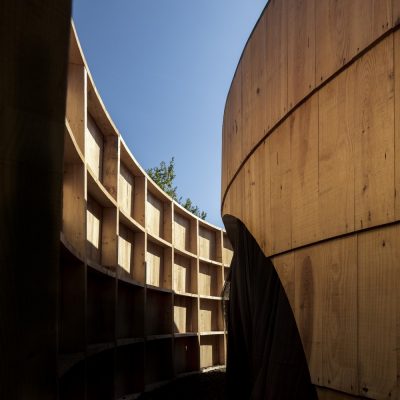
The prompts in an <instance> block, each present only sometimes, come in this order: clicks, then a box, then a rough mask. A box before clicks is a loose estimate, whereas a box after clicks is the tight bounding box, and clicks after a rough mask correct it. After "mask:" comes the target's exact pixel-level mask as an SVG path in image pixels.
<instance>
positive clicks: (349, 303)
mask: <svg viewBox="0 0 400 400" xmlns="http://www.w3.org/2000/svg"><path fill="white" fill-rule="evenodd" d="M399 24H400V2H399V1H398V0H375V1H374V0H354V1H347V0H332V1H329V0H322V1H317V0H271V1H270V2H269V3H268V5H267V7H266V8H265V10H264V12H263V14H262V15H261V17H260V19H259V21H258V23H257V25H256V27H255V28H254V31H253V33H252V35H251V37H250V38H249V40H248V43H247V45H246V47H245V49H244V51H243V54H242V58H241V60H240V62H239V64H238V67H237V70H236V73H235V76H234V78H233V81H232V85H231V88H230V91H229V94H228V97H227V101H226V107H225V114H224V124H223V161H222V168H223V171H222V172H223V173H222V199H223V201H222V214H223V215H225V214H231V215H233V216H235V217H237V218H239V219H240V220H242V221H243V222H244V223H245V225H246V226H247V228H248V229H249V231H250V232H251V233H252V234H253V236H254V237H255V238H256V240H257V241H258V243H259V244H260V246H261V247H262V249H263V250H264V252H265V254H266V255H267V256H271V257H273V261H274V264H275V267H276V268H277V270H278V273H279V274H280V276H281V279H282V282H283V284H284V286H285V289H286V291H287V294H288V297H289V299H290V301H291V305H292V308H293V310H294V313H295V316H296V320H297V324H298V327H299V330H300V334H301V336H302V340H303V346H304V349H305V351H306V355H307V357H308V361H309V367H310V372H311V376H312V379H313V382H314V383H315V384H316V385H318V386H320V387H321V388H323V387H325V388H330V389H333V391H326V390H325V389H324V390H323V389H320V393H321V395H320V397H321V398H338V399H341V398H347V397H346V396H345V395H344V394H343V393H342V394H340V393H341V392H344V393H348V394H352V395H356V396H364V397H368V398H373V399H386V398H400V380H399V378H398V376H400V350H399V348H400V297H399V288H400V225H399V224H398V221H399V220H400V202H399V196H398V195H396V194H397V193H399V191H400V178H399V177H400V152H399V151H398V143H399V140H400V128H399V127H400V109H399V106H398V105H399V104H400V30H399V27H400V26H399ZM329 396H333V397H329Z"/></svg>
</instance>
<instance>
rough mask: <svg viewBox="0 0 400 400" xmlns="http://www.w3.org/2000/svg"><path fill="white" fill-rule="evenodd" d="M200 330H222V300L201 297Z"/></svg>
mask: <svg viewBox="0 0 400 400" xmlns="http://www.w3.org/2000/svg"><path fill="white" fill-rule="evenodd" d="M199 331H200V332H213V331H222V319H221V301H220V300H212V299H202V298H201V299H200V313H199Z"/></svg>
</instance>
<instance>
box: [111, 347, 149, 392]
mask: <svg viewBox="0 0 400 400" xmlns="http://www.w3.org/2000/svg"><path fill="white" fill-rule="evenodd" d="M143 390H144V344H143V343H137V344H132V345H128V346H122V347H119V348H117V351H116V368H115V398H116V399H121V398H122V399H123V398H124V397H125V396H129V395H132V394H134V393H140V392H143Z"/></svg>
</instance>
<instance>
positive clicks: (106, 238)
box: [86, 196, 117, 268]
mask: <svg viewBox="0 0 400 400" xmlns="http://www.w3.org/2000/svg"><path fill="white" fill-rule="evenodd" d="M116 212H117V210H116V208H108V207H107V208H103V207H101V206H100V205H99V204H98V203H97V202H96V201H95V200H94V199H93V198H92V197H90V196H89V197H88V200H87V212H86V215H87V217H86V226H87V228H86V229H87V232H86V244H87V246H86V255H87V258H88V259H89V260H91V261H94V262H95V263H97V264H102V265H104V266H107V267H112V268H115V266H116V264H117V232H116V224H117V222H116V220H117V214H116Z"/></svg>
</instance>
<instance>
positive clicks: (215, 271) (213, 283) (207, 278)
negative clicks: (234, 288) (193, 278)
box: [199, 261, 223, 296]
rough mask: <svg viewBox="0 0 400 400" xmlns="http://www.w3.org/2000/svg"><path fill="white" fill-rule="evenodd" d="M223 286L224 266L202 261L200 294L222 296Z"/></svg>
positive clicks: (200, 266) (200, 265)
mask: <svg viewBox="0 0 400 400" xmlns="http://www.w3.org/2000/svg"><path fill="white" fill-rule="evenodd" d="M222 287H223V282H222V266H220V265H214V264H211V263H207V262H203V261H200V263H199V294H200V295H203V296H221V292H222Z"/></svg>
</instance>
